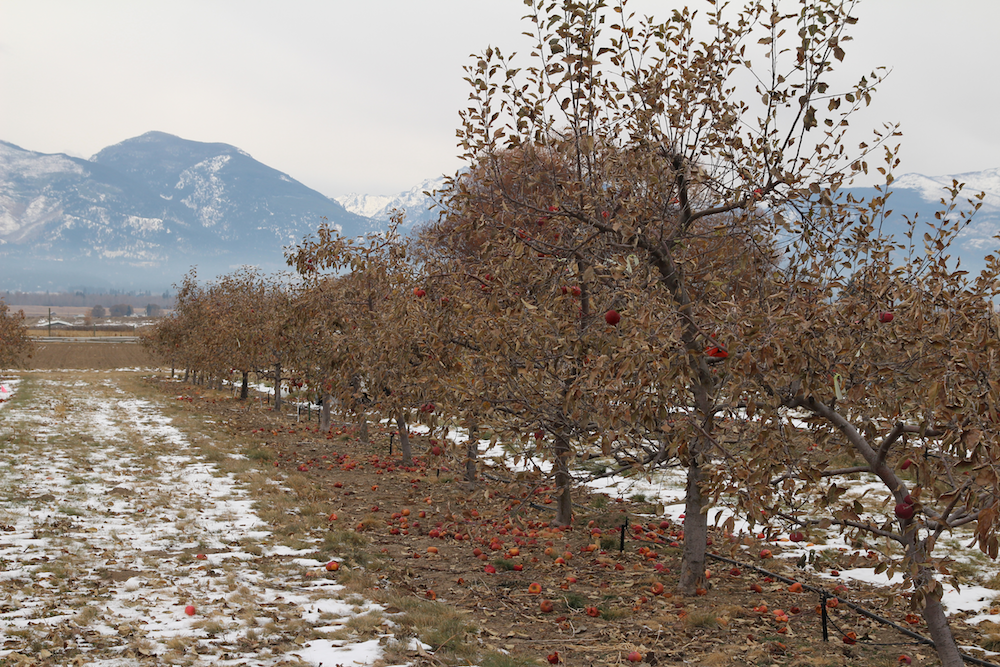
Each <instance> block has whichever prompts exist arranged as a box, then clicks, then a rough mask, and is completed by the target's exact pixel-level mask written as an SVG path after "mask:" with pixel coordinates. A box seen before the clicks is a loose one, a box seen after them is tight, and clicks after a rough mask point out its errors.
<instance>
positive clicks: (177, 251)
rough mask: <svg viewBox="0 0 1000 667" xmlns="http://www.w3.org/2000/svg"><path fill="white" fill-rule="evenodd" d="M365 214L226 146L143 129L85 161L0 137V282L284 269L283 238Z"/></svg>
mask: <svg viewBox="0 0 1000 667" xmlns="http://www.w3.org/2000/svg"><path fill="white" fill-rule="evenodd" d="M324 218H325V219H327V220H329V221H330V222H333V223H334V224H336V225H338V226H339V227H341V229H342V231H343V233H344V234H347V235H355V234H360V233H363V232H364V231H365V230H366V229H368V227H369V224H370V223H369V221H368V220H367V219H365V218H363V217H361V216H358V215H355V214H353V213H349V212H348V211H347V210H346V209H344V207H343V206H341V205H340V204H338V203H337V202H335V201H332V200H331V199H329V198H327V197H325V196H324V195H322V194H320V193H319V192H316V191H315V190H312V189H310V188H308V187H306V186H305V185H303V184H301V183H299V182H298V181H296V180H294V179H293V178H291V177H290V176H288V175H287V174H283V173H281V172H279V171H277V170H275V169H272V168H271V167H268V166H267V165H264V164H261V163H260V162H258V161H256V160H254V159H253V158H252V157H250V156H249V155H248V154H246V153H245V152H243V151H241V150H240V149H238V148H236V147H234V146H230V145H228V144H218V143H217V144H212V143H201V142H196V141H188V140H185V139H181V138H179V137H175V136H172V135H169V134H164V133H162V132H149V133H146V134H144V135H142V136H140V137H135V138H133V139H128V140H126V141H123V142H121V143H119V144H116V145H114V146H109V147H108V148H105V149H104V150H102V151H100V152H99V153H98V154H97V155H95V156H93V157H92V158H91V159H90V160H81V159H78V158H72V157H69V156H67V155H46V154H42V153H35V152H32V151H29V150H25V149H22V148H20V147H18V146H14V145H13V144H9V143H6V142H0V263H2V265H3V266H4V268H5V270H4V272H3V274H4V275H2V276H0V280H2V282H3V284H2V285H0V288H6V289H23V290H31V289H49V288H52V289H60V288H65V287H67V286H71V285H88V286H93V287H104V286H113V287H132V288H152V289H163V288H165V287H167V286H169V285H170V284H172V283H173V282H175V281H176V280H177V279H178V278H179V277H180V276H181V275H183V273H184V272H185V271H187V270H188V268H189V267H191V266H192V265H197V266H198V267H199V275H200V276H202V277H205V278H211V277H214V276H215V275H218V274H220V273H224V272H227V271H229V270H231V269H232V268H234V267H236V266H239V265H241V264H255V265H258V266H261V267H262V268H263V269H265V270H268V271H273V270H279V269H282V268H284V260H283V248H284V247H285V246H286V245H289V244H291V243H295V242H298V241H300V240H301V239H302V238H303V237H304V236H306V235H307V234H310V233H312V232H313V231H315V229H316V228H317V227H318V226H319V224H320V223H321V222H322V221H323V219H324Z"/></svg>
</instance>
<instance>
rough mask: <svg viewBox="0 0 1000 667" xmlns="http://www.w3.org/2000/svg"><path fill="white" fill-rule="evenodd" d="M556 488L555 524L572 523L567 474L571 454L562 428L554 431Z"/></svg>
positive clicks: (568, 477) (570, 487) (568, 475)
mask: <svg viewBox="0 0 1000 667" xmlns="http://www.w3.org/2000/svg"><path fill="white" fill-rule="evenodd" d="M553 453H554V454H555V459H556V460H555V468H556V488H557V489H558V490H559V497H558V499H557V501H556V519H555V522H554V523H555V524H556V525H557V526H569V525H571V524H572V523H573V476H572V475H570V474H569V457H570V456H571V454H572V451H571V450H570V446H569V440H567V439H566V437H565V436H564V435H563V432H562V430H561V429H560V430H559V431H557V432H556V441H555V449H554V452H553Z"/></svg>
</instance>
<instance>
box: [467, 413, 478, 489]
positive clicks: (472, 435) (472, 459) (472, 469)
mask: <svg viewBox="0 0 1000 667" xmlns="http://www.w3.org/2000/svg"><path fill="white" fill-rule="evenodd" d="M478 430H479V424H470V425H469V439H468V440H467V441H466V442H465V481H466V482H469V483H470V484H473V483H475V482H476V480H477V478H478V477H479V475H478V471H477V470H476V466H477V462H478V460H479V438H477V437H476V431H478Z"/></svg>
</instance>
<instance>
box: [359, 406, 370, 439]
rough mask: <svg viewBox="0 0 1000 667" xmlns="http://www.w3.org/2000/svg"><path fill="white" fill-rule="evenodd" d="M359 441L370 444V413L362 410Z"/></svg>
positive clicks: (360, 413)
mask: <svg viewBox="0 0 1000 667" xmlns="http://www.w3.org/2000/svg"><path fill="white" fill-rule="evenodd" d="M358 417H359V419H358V439H359V440H361V444H364V445H367V444H369V440H368V413H367V412H365V411H364V410H362V411H361V412H359V413H358Z"/></svg>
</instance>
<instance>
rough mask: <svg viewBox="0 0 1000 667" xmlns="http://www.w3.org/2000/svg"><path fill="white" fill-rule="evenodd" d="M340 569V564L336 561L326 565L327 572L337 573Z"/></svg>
mask: <svg viewBox="0 0 1000 667" xmlns="http://www.w3.org/2000/svg"><path fill="white" fill-rule="evenodd" d="M339 569H340V563H338V562H337V561H335V560H331V561H330V562H329V563H327V564H326V571H327V572H336V571H337V570H339Z"/></svg>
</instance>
